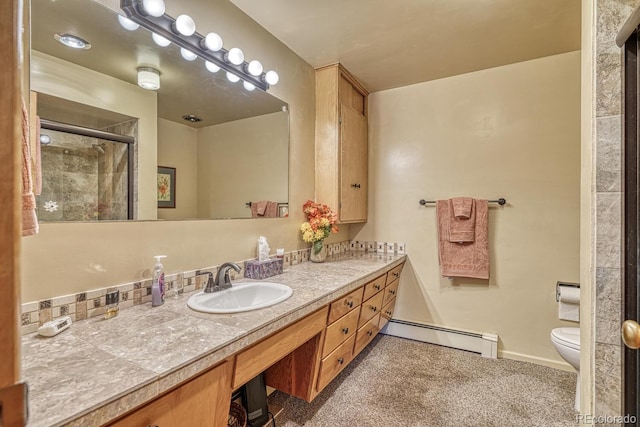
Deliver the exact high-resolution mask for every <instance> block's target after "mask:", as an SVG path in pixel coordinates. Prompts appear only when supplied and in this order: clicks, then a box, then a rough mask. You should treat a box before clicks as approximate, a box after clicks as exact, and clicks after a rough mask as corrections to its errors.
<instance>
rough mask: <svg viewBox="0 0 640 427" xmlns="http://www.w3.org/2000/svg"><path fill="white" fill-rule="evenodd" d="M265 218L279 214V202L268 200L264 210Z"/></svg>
mask: <svg viewBox="0 0 640 427" xmlns="http://www.w3.org/2000/svg"><path fill="white" fill-rule="evenodd" d="M264 216H265V218H275V217H277V216H278V202H267V207H266V208H265V210H264Z"/></svg>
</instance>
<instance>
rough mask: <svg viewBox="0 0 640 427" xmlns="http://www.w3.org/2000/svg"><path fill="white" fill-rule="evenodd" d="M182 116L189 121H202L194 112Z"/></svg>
mask: <svg viewBox="0 0 640 427" xmlns="http://www.w3.org/2000/svg"><path fill="white" fill-rule="evenodd" d="M182 118H183V119H185V120H186V121H188V122H191V123H198V122H201V121H202V119H201V118H200V117H198V116H196V115H195V114H186V115H184V116H182Z"/></svg>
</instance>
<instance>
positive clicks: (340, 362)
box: [338, 357, 344, 365]
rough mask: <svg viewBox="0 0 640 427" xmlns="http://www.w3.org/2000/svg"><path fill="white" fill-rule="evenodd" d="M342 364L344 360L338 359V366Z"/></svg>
mask: <svg viewBox="0 0 640 427" xmlns="http://www.w3.org/2000/svg"><path fill="white" fill-rule="evenodd" d="M343 363H344V359H343V358H342V357H341V358H340V359H338V365H342V364H343Z"/></svg>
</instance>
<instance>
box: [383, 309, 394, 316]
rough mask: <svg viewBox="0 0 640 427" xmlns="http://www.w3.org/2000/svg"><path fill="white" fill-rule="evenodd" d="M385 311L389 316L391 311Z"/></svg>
mask: <svg viewBox="0 0 640 427" xmlns="http://www.w3.org/2000/svg"><path fill="white" fill-rule="evenodd" d="M385 313H387V315H388V316H391V315H392V314H393V313H392V312H391V311H389V310H387V311H385Z"/></svg>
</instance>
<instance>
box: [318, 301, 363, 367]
mask: <svg viewBox="0 0 640 427" xmlns="http://www.w3.org/2000/svg"><path fill="white" fill-rule="evenodd" d="M359 315H360V313H359V312H358V310H351V311H350V312H349V313H347V314H345V315H344V316H342V317H341V318H340V319H338V320H336V321H335V322H333V323H332V324H331V325H329V326H328V327H327V332H326V334H325V338H324V347H323V349H322V357H326V356H327V355H328V354H329V353H331V352H332V351H333V350H335V349H336V347H338V346H339V345H340V344H342V342H343V341H344V340H346V339H347V338H349V337H351V335H353V334H355V333H356V330H357V329H358V317H359Z"/></svg>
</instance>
